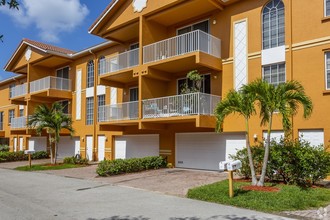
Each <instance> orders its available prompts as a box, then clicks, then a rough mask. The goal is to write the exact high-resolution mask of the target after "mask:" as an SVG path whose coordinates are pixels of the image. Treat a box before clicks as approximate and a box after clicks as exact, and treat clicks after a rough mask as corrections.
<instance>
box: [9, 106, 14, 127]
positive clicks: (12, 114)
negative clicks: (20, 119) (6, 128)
mask: <svg viewBox="0 0 330 220" xmlns="http://www.w3.org/2000/svg"><path fill="white" fill-rule="evenodd" d="M13 118H15V109H9V110H8V124H11V119H13Z"/></svg>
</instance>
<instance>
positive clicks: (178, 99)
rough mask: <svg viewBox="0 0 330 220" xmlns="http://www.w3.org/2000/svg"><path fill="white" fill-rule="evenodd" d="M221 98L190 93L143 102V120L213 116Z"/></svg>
mask: <svg viewBox="0 0 330 220" xmlns="http://www.w3.org/2000/svg"><path fill="white" fill-rule="evenodd" d="M220 99H221V97H220V96H215V95H210V94H205V93H200V92H197V93H189V94H183V95H176V96H167V97H162V98H155V99H147V100H143V118H168V117H175V116H188V115H213V114H214V109H215V107H216V105H217V104H218V103H219V102H220Z"/></svg>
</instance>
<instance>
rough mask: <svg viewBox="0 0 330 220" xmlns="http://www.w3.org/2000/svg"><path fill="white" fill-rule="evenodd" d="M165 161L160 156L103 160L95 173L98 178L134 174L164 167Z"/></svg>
mask: <svg viewBox="0 0 330 220" xmlns="http://www.w3.org/2000/svg"><path fill="white" fill-rule="evenodd" d="M166 164H167V163H166V159H164V158H163V157H161V156H155V157H144V158H131V159H116V160H104V161H102V162H100V163H99V165H98V167H97V169H96V173H97V174H98V175H99V176H112V175H118V174H123V173H134V172H140V171H143V170H150V169H159V168H165V167H166Z"/></svg>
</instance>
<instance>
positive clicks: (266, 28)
mask: <svg viewBox="0 0 330 220" xmlns="http://www.w3.org/2000/svg"><path fill="white" fill-rule="evenodd" d="M284 38H285V25H284V4H283V2H282V0H272V1H270V2H269V3H267V5H266V6H265V7H264V9H263V11H262V48H263V49H264V50H265V49H269V48H273V47H278V46H283V45H284V43H285V39H284Z"/></svg>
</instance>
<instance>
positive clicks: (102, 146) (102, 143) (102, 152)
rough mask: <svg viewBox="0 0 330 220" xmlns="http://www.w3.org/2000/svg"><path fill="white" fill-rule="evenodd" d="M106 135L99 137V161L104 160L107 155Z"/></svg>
mask: <svg viewBox="0 0 330 220" xmlns="http://www.w3.org/2000/svg"><path fill="white" fill-rule="evenodd" d="M105 139H106V137H105V136H99V137H98V159H99V161H102V160H104V157H105Z"/></svg>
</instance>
